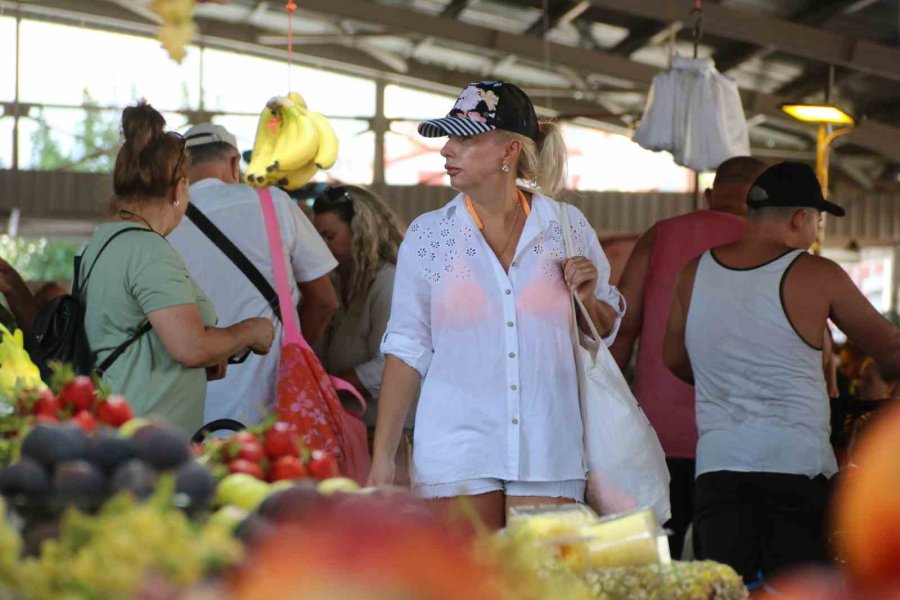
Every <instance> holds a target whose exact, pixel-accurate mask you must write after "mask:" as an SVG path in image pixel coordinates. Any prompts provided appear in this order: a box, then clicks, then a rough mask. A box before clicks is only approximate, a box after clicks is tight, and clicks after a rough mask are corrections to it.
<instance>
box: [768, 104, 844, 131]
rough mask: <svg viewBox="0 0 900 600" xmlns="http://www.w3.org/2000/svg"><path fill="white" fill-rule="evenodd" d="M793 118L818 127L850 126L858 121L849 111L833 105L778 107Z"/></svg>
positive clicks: (783, 105)
mask: <svg viewBox="0 0 900 600" xmlns="http://www.w3.org/2000/svg"><path fill="white" fill-rule="evenodd" d="M778 108H779V109H781V110H782V111H784V112H786V113H787V114H789V115H790V116H791V117H793V118H795V119H797V120H798V121H802V122H804V123H815V124H817V125H849V126H853V125H855V124H856V119H854V118H853V115H851V114H850V113H848V112H847V111H845V110H843V109H841V108H839V107H837V106H835V105H833V104H800V103H795V102H785V103H783V104H781V105H779V107H778Z"/></svg>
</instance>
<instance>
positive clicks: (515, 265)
mask: <svg viewBox="0 0 900 600" xmlns="http://www.w3.org/2000/svg"><path fill="white" fill-rule="evenodd" d="M509 266H511V267H517V266H519V265H518V264H517V263H516V261H512V262H511V263H509Z"/></svg>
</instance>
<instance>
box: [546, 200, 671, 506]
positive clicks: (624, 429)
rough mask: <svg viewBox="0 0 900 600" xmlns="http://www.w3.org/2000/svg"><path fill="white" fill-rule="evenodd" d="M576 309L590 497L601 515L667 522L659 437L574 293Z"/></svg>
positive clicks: (569, 251) (569, 250) (566, 232)
mask: <svg viewBox="0 0 900 600" xmlns="http://www.w3.org/2000/svg"><path fill="white" fill-rule="evenodd" d="M561 207H562V227H563V237H564V239H565V243H566V256H568V257H571V256H572V255H573V247H572V240H571V237H570V236H571V233H570V228H569V209H568V206H567V205H566V204H565V203H561ZM576 306H577V310H580V311H581V314H582V316H583V317H584V320H585V321H586V322H587V324H588V326H589V327H590V330H591V336H590V337H588V336H584V335H582V334H581V333H580V332H579V330H578V323H577V318H576V317H575V314H576V313H575V310H576ZM572 311H573V312H572V317H573V318H572V343H573V346H574V349H575V365H576V368H577V371H578V395H579V400H580V403H581V420H582V422H583V424H584V454H585V458H586V460H587V468H588V480H587V490H586V496H587V498H586V500H587V502H588V504H589V505H590V506H591V507H592V508H593V509H594V510H596V511H597V512H598V513H599V514H601V515H604V514H612V513H619V512H624V511H628V510H632V509H635V508H638V507H647V508H651V509H653V512H654V514H655V515H656V518H657V519H658V520H659V522H660V523H665V522H666V521H668V520H669V517H670V516H671V508H670V506H669V470H668V468H667V467H666V457H665V454H664V453H663V449H662V446H661V445H660V443H659V438H658V437H657V436H656V432H655V431H654V430H653V427H652V426H651V425H650V421H648V420H647V417H646V416H645V415H644V411H642V410H641V409H640V407H639V406H638V404H637V400H635V398H634V395H633V394H632V393H631V390H630V389H629V388H628V383H627V382H626V381H625V377H623V376H622V372H621V371H620V370H619V367H618V365H617V364H616V361H615V360H614V359H613V357H612V354H610V352H609V349H608V348H607V347H606V344H605V343H603V341H602V340H601V339H600V335H599V334H598V333H597V329H596V328H595V327H594V324H593V322H592V321H591V319H590V316H589V315H588V312H587V309H586V308H585V306H584V303H583V302H582V301H581V298H579V297H578V295H577V294H575V293H572Z"/></svg>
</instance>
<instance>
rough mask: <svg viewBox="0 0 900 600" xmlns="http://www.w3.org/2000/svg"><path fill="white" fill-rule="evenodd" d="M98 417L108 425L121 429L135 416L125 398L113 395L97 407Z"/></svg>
mask: <svg viewBox="0 0 900 600" xmlns="http://www.w3.org/2000/svg"><path fill="white" fill-rule="evenodd" d="M97 416H98V417H100V420H101V421H103V422H104V423H106V424H107V425H111V426H113V427H120V426H121V425H122V424H124V423H125V422H126V421H130V420H131V418H132V417H134V414H133V413H132V412H131V407H130V406H128V402H127V401H126V400H125V398H123V397H122V396H115V395H113V396H110V397H109V398H107V399H106V400H104V401H103V402H101V403H100V406H98V407H97Z"/></svg>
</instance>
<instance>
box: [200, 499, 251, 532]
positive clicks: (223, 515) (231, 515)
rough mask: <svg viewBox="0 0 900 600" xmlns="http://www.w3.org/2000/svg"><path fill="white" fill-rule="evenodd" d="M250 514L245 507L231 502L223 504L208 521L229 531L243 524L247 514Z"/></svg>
mask: <svg viewBox="0 0 900 600" xmlns="http://www.w3.org/2000/svg"><path fill="white" fill-rule="evenodd" d="M248 514H250V513H248V512H247V511H246V510H244V509H243V508H238V507H237V506H234V505H233V504H229V505H227V506H223V507H222V508H220V509H219V510H217V511H216V512H214V513H213V514H212V515H210V517H209V520H208V521H207V523H209V524H210V525H213V526H216V527H222V528H224V529H226V530H228V531H229V532H232V531H234V530H235V529H237V526H238V525H240V524H241V521H243V520H244V519H245V518H247V515H248Z"/></svg>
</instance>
